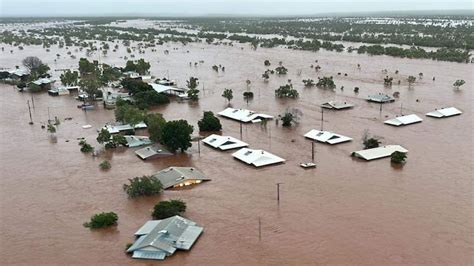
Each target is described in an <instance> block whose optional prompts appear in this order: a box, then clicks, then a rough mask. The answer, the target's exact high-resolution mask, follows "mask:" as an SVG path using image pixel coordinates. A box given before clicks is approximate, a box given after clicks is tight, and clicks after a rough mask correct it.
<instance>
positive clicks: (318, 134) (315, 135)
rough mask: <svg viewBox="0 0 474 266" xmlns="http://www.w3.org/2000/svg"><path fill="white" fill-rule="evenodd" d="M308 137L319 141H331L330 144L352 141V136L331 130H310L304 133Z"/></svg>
mask: <svg viewBox="0 0 474 266" xmlns="http://www.w3.org/2000/svg"><path fill="white" fill-rule="evenodd" d="M304 136H305V137H306V138H309V139H313V140H316V141H319V142H324V143H329V144H338V143H342V142H346V141H351V140H352V138H349V137H346V136H343V135H339V134H336V133H333V132H329V131H320V130H316V129H312V130H310V131H309V132H308V133H306V134H305V135H304Z"/></svg>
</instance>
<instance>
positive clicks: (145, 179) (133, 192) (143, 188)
mask: <svg viewBox="0 0 474 266" xmlns="http://www.w3.org/2000/svg"><path fill="white" fill-rule="evenodd" d="M128 181H129V184H124V185H123V190H124V191H125V192H126V193H127V195H128V197H130V198H137V197H143V196H154V195H158V194H160V193H161V191H162V190H163V185H162V184H161V182H160V180H158V178H156V177H155V176H142V177H135V178H131V179H128Z"/></svg>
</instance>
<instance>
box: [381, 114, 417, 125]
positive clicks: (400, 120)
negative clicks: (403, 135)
mask: <svg viewBox="0 0 474 266" xmlns="http://www.w3.org/2000/svg"><path fill="white" fill-rule="evenodd" d="M421 121H423V119H421V118H420V117H419V116H417V115H415V114H411V115H404V116H398V117H395V118H392V119H389V120H385V121H384V123H385V124H387V125H392V126H396V127H398V126H406V125H410V124H415V123H420V122H421Z"/></svg>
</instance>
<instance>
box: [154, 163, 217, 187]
mask: <svg viewBox="0 0 474 266" xmlns="http://www.w3.org/2000/svg"><path fill="white" fill-rule="evenodd" d="M153 176H155V177H156V178H157V179H158V180H160V182H161V184H162V185H163V188H164V189H167V188H170V187H174V186H176V185H179V184H181V183H185V182H186V181H196V180H200V181H209V180H211V179H210V178H208V177H207V176H206V175H204V173H203V172H201V171H199V170H198V169H196V168H194V167H176V166H173V167H168V168H166V169H163V170H161V171H159V172H158V173H156V174H154V175H153Z"/></svg>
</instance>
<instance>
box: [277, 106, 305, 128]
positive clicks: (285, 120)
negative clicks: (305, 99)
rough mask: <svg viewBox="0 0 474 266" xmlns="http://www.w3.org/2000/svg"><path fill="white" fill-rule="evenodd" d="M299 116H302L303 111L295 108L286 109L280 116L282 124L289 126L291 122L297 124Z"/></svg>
mask: <svg viewBox="0 0 474 266" xmlns="http://www.w3.org/2000/svg"><path fill="white" fill-rule="evenodd" d="M301 116H303V112H301V110H299V109H297V108H291V109H290V108H288V109H286V111H285V113H284V114H283V115H282V116H280V120H281V121H282V126H284V127H291V125H292V124H297V123H298V122H299V120H300V118H301Z"/></svg>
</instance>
